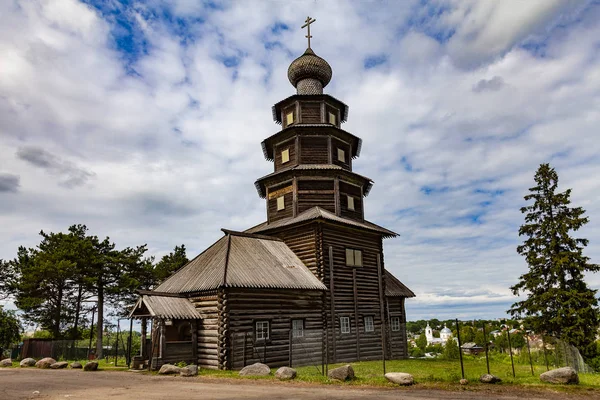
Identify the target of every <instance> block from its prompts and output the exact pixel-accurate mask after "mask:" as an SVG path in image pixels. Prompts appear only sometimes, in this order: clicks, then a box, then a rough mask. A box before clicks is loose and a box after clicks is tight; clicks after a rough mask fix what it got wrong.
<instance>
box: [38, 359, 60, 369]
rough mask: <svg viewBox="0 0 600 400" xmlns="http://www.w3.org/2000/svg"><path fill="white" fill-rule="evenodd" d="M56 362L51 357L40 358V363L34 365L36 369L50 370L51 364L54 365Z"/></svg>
mask: <svg viewBox="0 0 600 400" xmlns="http://www.w3.org/2000/svg"><path fill="white" fill-rule="evenodd" d="M55 363H56V360H55V359H54V358H52V357H46V358H42V359H41V360H40V361H38V362H36V363H35V366H36V367H38V368H50V366H51V365H52V364H55Z"/></svg>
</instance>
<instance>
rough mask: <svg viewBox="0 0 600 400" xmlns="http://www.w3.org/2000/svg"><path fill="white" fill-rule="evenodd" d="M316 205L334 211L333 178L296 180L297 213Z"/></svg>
mask: <svg viewBox="0 0 600 400" xmlns="http://www.w3.org/2000/svg"><path fill="white" fill-rule="evenodd" d="M316 206H319V207H321V208H323V209H325V210H328V211H331V212H333V213H335V192H334V189H333V179H329V180H301V179H299V180H298V213H301V212H303V211H306V210H308V209H310V208H313V207H316Z"/></svg>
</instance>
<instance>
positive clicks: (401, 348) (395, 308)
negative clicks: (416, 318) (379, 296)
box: [386, 297, 408, 359]
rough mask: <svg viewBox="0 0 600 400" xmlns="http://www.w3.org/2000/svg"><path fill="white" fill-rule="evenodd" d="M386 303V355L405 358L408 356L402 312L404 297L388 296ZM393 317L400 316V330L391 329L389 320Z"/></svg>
mask: <svg viewBox="0 0 600 400" xmlns="http://www.w3.org/2000/svg"><path fill="white" fill-rule="evenodd" d="M386 303H387V314H388V317H387V318H388V320H389V321H390V322H389V324H388V337H389V339H388V343H389V349H388V355H389V356H390V357H391V358H392V359H399V358H406V357H408V344H407V337H406V314H405V312H404V298H402V297H388V298H387V299H386ZM394 317H398V318H400V330H399V331H392V325H391V320H392V318H394Z"/></svg>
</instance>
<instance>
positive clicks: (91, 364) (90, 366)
mask: <svg viewBox="0 0 600 400" xmlns="http://www.w3.org/2000/svg"><path fill="white" fill-rule="evenodd" d="M83 370H84V371H98V361H88V362H86V363H85V365H84V366H83Z"/></svg>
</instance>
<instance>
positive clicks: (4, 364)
mask: <svg viewBox="0 0 600 400" xmlns="http://www.w3.org/2000/svg"><path fill="white" fill-rule="evenodd" d="M0 367H12V360H11V359H10V358H5V359H4V360H2V361H0Z"/></svg>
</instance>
